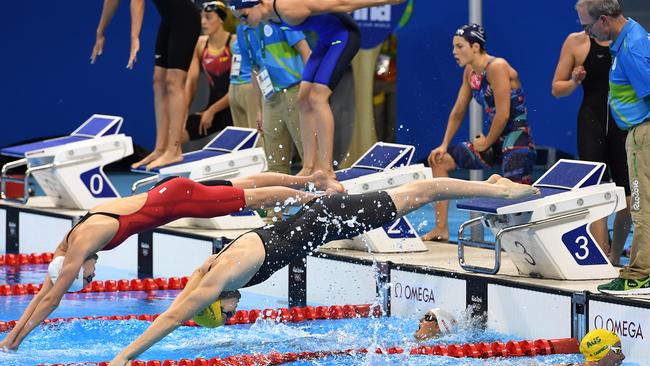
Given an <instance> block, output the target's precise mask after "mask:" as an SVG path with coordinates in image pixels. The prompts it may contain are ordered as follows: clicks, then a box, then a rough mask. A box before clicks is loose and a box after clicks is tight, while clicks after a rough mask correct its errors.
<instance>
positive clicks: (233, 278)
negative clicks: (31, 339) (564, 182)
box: [109, 175, 539, 366]
mask: <svg viewBox="0 0 650 366" xmlns="http://www.w3.org/2000/svg"><path fill="white" fill-rule="evenodd" d="M535 194H539V190H538V189H537V188H535V187H532V186H528V185H522V184H518V183H514V182H512V181H510V180H508V179H506V178H501V177H500V176H498V175H493V176H492V177H490V179H488V180H487V181H486V182H470V181H464V180H458V179H451V178H435V179H426V180H419V181H414V182H411V183H408V184H405V185H402V186H400V187H397V188H392V189H388V190H386V191H378V192H371V193H364V194H346V193H337V194H331V195H326V196H322V197H318V198H315V199H312V200H311V201H310V202H308V203H307V204H306V205H305V206H303V207H302V209H301V210H300V211H299V212H298V213H296V214H295V215H294V216H292V217H290V218H289V219H288V220H285V221H282V222H279V223H275V224H273V225H268V226H265V227H262V228H259V229H254V230H252V231H249V232H248V233H245V234H243V235H242V236H240V237H239V238H237V239H235V240H234V241H232V242H231V243H230V244H229V245H227V246H226V247H224V249H223V250H221V252H219V253H218V254H216V255H212V256H210V257H208V259H207V260H206V261H205V263H203V264H202V265H201V266H200V267H199V268H198V269H196V270H195V271H194V273H192V276H191V277H190V279H189V281H188V283H187V285H186V286H185V289H183V291H181V292H180V294H179V295H178V296H177V297H176V299H175V300H174V302H173V303H172V304H171V305H170V307H169V309H167V310H166V311H165V312H164V313H162V314H161V315H160V316H159V317H158V318H157V319H156V320H155V321H154V322H153V323H152V324H151V326H149V328H148V329H147V330H146V331H145V332H144V333H143V334H142V335H141V336H140V337H138V338H137V339H136V340H135V341H133V342H132V343H131V344H130V345H129V346H128V347H126V348H125V349H124V350H123V351H122V352H121V353H120V354H119V355H117V356H116V357H115V358H114V359H113V360H112V361H111V363H110V364H109V365H112V366H123V365H130V364H131V361H132V360H134V359H136V357H138V356H139V355H141V354H142V353H143V352H144V351H146V350H147V349H149V348H150V347H151V346H152V345H154V344H155V343H156V342H158V341H159V340H161V339H162V338H164V337H165V336H166V335H168V334H169V333H171V332H172V331H173V330H174V329H176V328H178V327H179V326H181V325H182V324H183V323H185V322H186V321H188V320H189V319H192V318H193V317H194V319H195V320H198V321H197V322H198V323H199V324H202V325H206V326H210V327H216V326H219V325H222V324H223V323H225V322H226V321H228V318H229V316H231V315H232V314H233V312H234V311H235V309H236V306H237V301H236V299H235V300H232V296H230V298H229V299H228V300H229V301H227V302H225V301H224V302H223V303H222V302H221V299H222V296H221V294H222V293H224V292H226V291H228V292H231V291H236V290H237V289H239V288H242V287H248V286H253V285H256V284H259V283H261V282H264V281H265V280H267V279H268V278H269V277H270V276H271V275H273V273H275V272H277V271H278V270H280V269H281V268H283V267H284V266H286V265H287V264H289V263H290V262H291V261H293V260H295V259H297V258H300V257H302V256H304V255H306V254H308V253H310V252H311V251H313V250H315V249H316V248H318V247H319V246H321V245H322V244H324V243H327V242H329V241H332V240H338V239H346V238H352V237H354V236H357V235H359V234H362V233H364V232H366V231H369V230H372V229H375V228H378V227H381V226H384V225H386V224H388V223H390V222H392V221H394V220H395V219H396V218H398V217H400V216H403V215H405V214H407V213H409V212H411V211H413V210H415V209H417V208H419V207H422V206H423V205H425V204H427V203H429V202H431V201H437V200H448V199H456V198H469V197H494V198H506V199H515V198H521V197H527V196H531V195H535Z"/></svg>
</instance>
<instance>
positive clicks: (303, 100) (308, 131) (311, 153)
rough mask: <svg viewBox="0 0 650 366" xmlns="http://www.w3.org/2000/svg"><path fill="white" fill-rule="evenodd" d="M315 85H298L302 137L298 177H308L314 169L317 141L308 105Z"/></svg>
mask: <svg viewBox="0 0 650 366" xmlns="http://www.w3.org/2000/svg"><path fill="white" fill-rule="evenodd" d="M314 85H315V84H313V83H311V82H307V81H304V80H303V81H302V82H301V83H300V91H299V92H298V108H299V110H300V136H301V137H302V149H303V156H302V169H301V170H300V171H299V172H298V175H309V174H311V173H312V172H313V171H314V169H315V167H316V164H317V162H316V156H317V150H318V139H317V137H316V111H315V110H314V106H313V105H312V104H311V103H310V98H311V96H310V95H311V92H312V87H313V86H314Z"/></svg>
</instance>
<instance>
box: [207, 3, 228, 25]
mask: <svg viewBox="0 0 650 366" xmlns="http://www.w3.org/2000/svg"><path fill="white" fill-rule="evenodd" d="M201 7H202V9H203V11H205V12H215V13H216V14H217V16H218V17H219V19H221V20H222V21H225V20H226V18H228V13H227V10H226V9H227V8H226V5H225V4H224V3H222V2H221V1H206V2H204V3H203V4H202V5H201Z"/></svg>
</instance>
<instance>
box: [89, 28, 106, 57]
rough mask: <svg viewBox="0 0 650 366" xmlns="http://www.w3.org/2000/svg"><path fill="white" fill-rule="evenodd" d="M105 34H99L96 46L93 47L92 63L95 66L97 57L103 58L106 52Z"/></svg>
mask: <svg viewBox="0 0 650 366" xmlns="http://www.w3.org/2000/svg"><path fill="white" fill-rule="evenodd" d="M105 39H106V38H105V37H104V34H99V33H98V34H97V38H95V45H94V46H93V52H92V54H91V55H90V63H91V64H94V63H95V61H96V60H97V56H101V54H102V52H104V41H105Z"/></svg>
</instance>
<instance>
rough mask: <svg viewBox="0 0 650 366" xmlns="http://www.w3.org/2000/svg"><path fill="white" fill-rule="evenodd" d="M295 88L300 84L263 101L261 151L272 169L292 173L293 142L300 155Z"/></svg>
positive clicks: (298, 120)
mask: <svg viewBox="0 0 650 366" xmlns="http://www.w3.org/2000/svg"><path fill="white" fill-rule="evenodd" d="M298 90H299V85H298V84H296V85H294V86H292V87H290V88H289V89H285V90H282V91H277V92H275V93H274V94H273V95H272V96H271V97H270V98H269V99H268V100H264V101H263V102H262V113H263V119H264V125H263V127H262V130H263V131H264V152H265V153H266V159H267V161H268V170H269V171H271V172H278V173H285V174H289V173H291V157H292V154H293V146H294V144H295V146H296V150H298V154H300V157H301V158H302V140H301V138H300V115H299V113H298Z"/></svg>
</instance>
